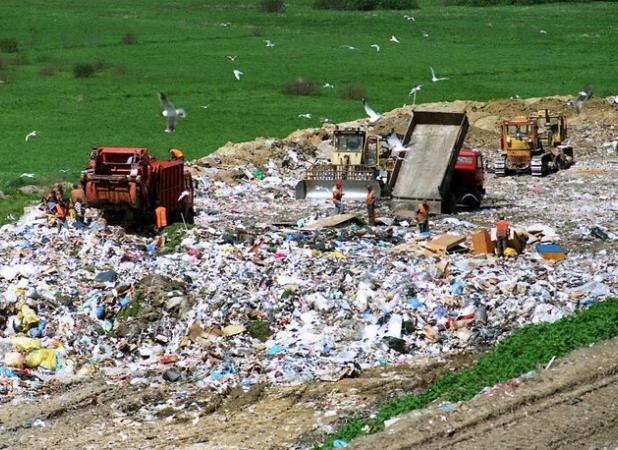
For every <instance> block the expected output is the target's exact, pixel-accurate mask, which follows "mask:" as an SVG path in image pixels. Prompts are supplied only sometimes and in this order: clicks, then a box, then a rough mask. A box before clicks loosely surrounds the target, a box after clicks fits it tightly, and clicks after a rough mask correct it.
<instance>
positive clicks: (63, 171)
mask: <svg viewBox="0 0 618 450" xmlns="http://www.w3.org/2000/svg"><path fill="white" fill-rule="evenodd" d="M69 170H71V169H58V172H62V173H68V172H69Z"/></svg>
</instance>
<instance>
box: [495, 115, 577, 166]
mask: <svg viewBox="0 0 618 450" xmlns="http://www.w3.org/2000/svg"><path fill="white" fill-rule="evenodd" d="M566 139H567V122H566V118H565V117H564V116H563V115H562V114H551V113H550V112H549V110H547V109H545V110H543V111H538V112H536V113H533V114H530V115H529V116H528V117H515V118H513V119H508V120H503V121H502V122H501V123H500V148H501V150H502V153H501V155H500V156H499V157H498V159H497V160H496V161H495V164H494V172H495V175H496V176H497V177H503V176H506V175H509V174H531V175H533V176H539V177H540V176H544V175H547V174H548V173H551V172H556V171H558V170H560V169H567V168H569V167H570V166H571V165H572V164H573V162H574V160H573V147H571V146H569V145H568V143H567V140H566Z"/></svg>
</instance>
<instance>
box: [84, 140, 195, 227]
mask: <svg viewBox="0 0 618 450" xmlns="http://www.w3.org/2000/svg"><path fill="white" fill-rule="evenodd" d="M81 184H82V188H83V190H84V194H85V197H86V202H87V203H88V206H92V207H94V208H99V209H101V210H103V211H104V213H105V214H106V215H107V216H108V217H114V218H119V217H120V218H122V220H130V219H131V216H132V217H133V218H134V219H138V220H149V221H152V220H154V211H155V208H157V207H159V206H163V207H165V209H166V213H167V220H168V222H173V221H177V220H182V219H183V218H184V220H185V222H187V223H193V216H194V210H193V180H192V178H191V174H190V173H189V172H188V171H187V170H185V167H184V162H183V161H181V160H177V161H157V160H156V158H155V157H153V156H151V155H149V154H148V149H147V148H140V147H95V148H94V149H93V150H92V152H91V154H90V161H89V162H88V167H87V169H86V170H84V171H83V172H82V176H81Z"/></svg>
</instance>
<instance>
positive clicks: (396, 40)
mask: <svg viewBox="0 0 618 450" xmlns="http://www.w3.org/2000/svg"><path fill="white" fill-rule="evenodd" d="M389 41H391V42H394V43H395V44H399V39H397V36H395V35H394V34H393V35H392V36H391V38H390V39H389Z"/></svg>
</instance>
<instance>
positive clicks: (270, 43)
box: [264, 39, 275, 48]
mask: <svg viewBox="0 0 618 450" xmlns="http://www.w3.org/2000/svg"><path fill="white" fill-rule="evenodd" d="M264 43H265V44H266V47H268V48H273V47H274V46H275V44H273V43H272V41H271V40H270V39H266V40H264Z"/></svg>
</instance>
